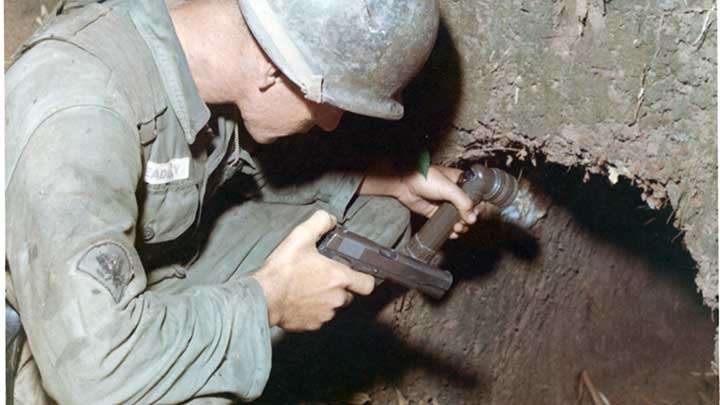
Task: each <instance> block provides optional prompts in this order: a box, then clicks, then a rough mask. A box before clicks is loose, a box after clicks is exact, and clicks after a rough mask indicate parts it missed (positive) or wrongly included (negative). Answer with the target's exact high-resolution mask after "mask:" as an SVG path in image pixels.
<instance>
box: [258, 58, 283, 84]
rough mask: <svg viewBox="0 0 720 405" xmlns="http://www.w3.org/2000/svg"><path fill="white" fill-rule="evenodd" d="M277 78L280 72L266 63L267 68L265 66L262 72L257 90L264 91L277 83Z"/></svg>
mask: <svg viewBox="0 0 720 405" xmlns="http://www.w3.org/2000/svg"><path fill="white" fill-rule="evenodd" d="M279 77H280V72H279V71H278V69H277V68H276V67H275V66H274V65H273V64H272V63H268V64H267V66H265V68H264V69H263V70H262V73H261V76H260V83H259V84H258V89H260V91H266V90H267V89H269V88H270V87H272V86H273V85H274V84H275V83H277V81H278V79H279Z"/></svg>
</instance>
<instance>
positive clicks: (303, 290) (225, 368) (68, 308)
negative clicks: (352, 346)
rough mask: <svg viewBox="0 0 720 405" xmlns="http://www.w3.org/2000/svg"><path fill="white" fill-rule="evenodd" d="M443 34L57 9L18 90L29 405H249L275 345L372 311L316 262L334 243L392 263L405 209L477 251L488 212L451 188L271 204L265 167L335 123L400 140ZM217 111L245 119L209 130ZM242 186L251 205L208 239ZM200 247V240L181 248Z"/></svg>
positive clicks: (327, 12)
mask: <svg viewBox="0 0 720 405" xmlns="http://www.w3.org/2000/svg"><path fill="white" fill-rule="evenodd" d="M438 19H439V17H438V10H437V6H436V4H435V2H434V0H422V1H420V0H419V1H390V0H388V1H368V2H340V1H331V0H328V1H311V2H309V1H300V0H277V1H266V0H239V1H236V0H204V1H200V0H194V1H190V2H186V3H184V4H182V5H180V6H178V7H176V8H174V9H172V10H168V8H167V7H166V5H165V3H164V2H163V1H162V0H136V1H132V0H108V1H105V2H93V1H87V0H80V1H67V2H65V4H64V6H63V7H61V8H60V9H59V11H58V13H57V15H56V16H54V17H53V19H52V20H51V21H50V22H49V23H48V24H47V25H46V26H45V27H43V28H42V29H41V30H40V31H39V32H37V33H36V34H34V35H33V36H32V37H31V38H30V39H29V40H28V41H27V42H26V43H25V44H24V45H23V46H22V48H21V50H20V52H19V53H18V56H17V59H16V61H15V62H14V64H13V65H12V66H11V68H10V69H9V71H8V73H7V78H6V102H7V105H6V117H7V120H6V135H7V136H6V166H5V167H6V196H7V210H8V211H7V212H8V215H7V260H8V270H9V271H8V272H6V279H7V299H8V301H9V302H10V303H11V305H12V306H13V307H14V308H15V309H17V311H18V312H19V313H20V316H21V319H22V322H23V327H24V330H25V333H26V335H27V344H26V345H24V347H23V350H22V355H21V359H20V368H19V370H18V375H17V379H16V386H15V393H14V396H15V400H16V401H17V403H43V402H50V401H53V400H54V401H57V402H60V403H127V402H133V403H154V402H162V403H176V402H185V401H193V400H201V401H204V402H209V401H220V402H222V401H229V400H231V399H238V398H239V399H243V400H251V399H254V398H256V397H258V396H259V395H260V394H261V393H262V391H263V388H264V386H265V383H266V381H267V379H268V375H269V372H270V366H271V339H270V336H271V329H276V328H282V329H285V330H290V331H305V330H315V329H318V328H319V327H320V326H321V325H322V324H323V323H325V322H327V321H329V320H330V319H331V318H332V317H333V316H334V314H335V312H336V311H337V310H338V309H339V308H341V307H343V306H345V305H347V304H348V303H349V302H350V300H351V299H352V296H353V294H369V293H370V292H371V291H372V290H373V287H374V282H373V279H372V277H370V276H368V275H365V274H361V273H357V272H354V271H352V270H351V269H349V268H348V267H345V266H344V265H342V264H340V263H337V262H334V261H332V260H329V259H327V258H325V257H323V256H321V255H320V254H318V252H317V250H316V247H315V246H316V242H317V241H318V239H319V238H320V237H321V236H322V235H323V234H324V233H326V232H327V231H329V230H330V229H332V228H333V227H334V226H335V224H336V223H338V222H341V223H344V225H345V226H347V227H348V228H350V229H351V230H353V231H355V232H357V233H360V234H363V235H365V236H367V237H369V238H371V239H373V240H375V241H377V242H378V243H382V244H385V245H387V246H395V245H397V244H398V243H400V242H401V240H402V238H403V235H406V233H407V232H406V231H407V228H408V215H409V214H408V209H409V210H411V211H414V212H416V213H419V214H422V215H425V216H430V215H432V213H433V212H434V210H435V208H436V207H437V206H438V203H439V202H442V201H451V202H452V203H453V204H455V205H456V206H457V207H458V209H459V210H460V212H461V213H462V217H463V222H461V223H458V224H457V225H456V228H455V231H456V232H457V233H462V232H464V231H466V230H467V226H468V224H471V223H473V222H474V221H475V216H476V214H477V212H476V211H474V210H473V207H472V203H471V202H470V200H469V199H468V198H467V196H466V195H464V194H463V192H462V190H460V189H459V188H458V187H457V186H456V185H455V180H456V179H457V177H458V175H459V173H460V172H459V171H458V170H455V169H450V168H445V167H438V166H433V167H431V169H430V171H429V173H428V177H427V179H425V178H423V177H422V176H421V175H419V174H417V173H415V174H404V175H397V174H394V173H391V172H388V171H375V172H373V174H367V175H363V174H358V173H352V172H341V171H327V172H326V173H324V174H323V175H322V176H320V177H319V178H317V179H315V180H313V181H311V182H305V183H302V184H297V183H292V182H291V183H289V184H284V185H277V184H274V183H273V182H271V181H269V180H268V177H267V176H266V173H264V172H263V170H262V166H261V165H260V164H258V161H257V159H256V158H257V157H258V156H259V155H261V154H262V153H263V150H264V148H263V146H262V144H266V143H271V142H273V141H274V140H276V139H277V138H280V137H285V136H289V135H292V134H302V133H306V132H308V131H309V130H310V129H311V128H313V127H315V126H318V127H320V128H322V129H323V130H326V131H331V130H333V129H334V128H335V127H336V126H337V125H338V122H339V120H340V118H341V116H342V114H343V112H344V111H350V112H354V113H358V114H363V115H368V116H374V117H380V118H385V119H399V118H401V117H402V115H403V107H402V105H401V104H400V102H399V101H398V100H399V96H400V91H401V90H402V88H403V87H404V86H405V85H406V84H407V82H408V81H409V80H410V79H411V78H412V76H414V75H415V74H416V73H417V71H418V70H419V69H420V67H421V65H422V64H423V63H424V62H425V60H426V59H427V56H428V54H429V52H430V50H431V48H432V45H433V43H434V40H435V36H436V31H437V26H438ZM220 104H234V105H235V106H237V109H238V110H239V112H240V116H239V117H238V116H234V115H233V114H229V115H228V114H218V115H217V116H216V118H215V119H213V120H212V122H209V121H210V110H209V108H208V105H210V106H214V105H220ZM240 117H241V118H240ZM321 163H322V162H318V164H321ZM292 175H293V173H286V176H288V177H292ZM238 176H242V177H243V178H246V179H247V180H248V181H247V182H248V183H250V184H253V185H254V187H255V188H256V193H255V195H254V196H253V198H252V199H249V200H247V201H244V202H242V203H239V204H236V205H233V206H231V207H227V209H226V210H225V211H223V213H222V214H221V215H220V216H219V217H218V218H216V219H215V220H214V221H213V222H212V224H208V223H207V220H206V219H205V217H203V215H202V213H203V209H204V208H206V205H207V202H208V200H209V198H210V197H211V196H212V195H213V194H214V193H215V192H216V191H217V190H218V188H219V187H220V186H221V185H222V184H223V183H225V182H226V181H227V180H228V179H230V178H237V177H238ZM198 227H206V228H207V229H209V236H208V237H207V240H205V241H203V243H201V244H194V243H191V242H189V241H194V240H196V239H198V238H197V229H198ZM455 237H457V234H456V235H455ZM189 246H190V247H193V246H194V247H196V248H193V249H191V248H189Z"/></svg>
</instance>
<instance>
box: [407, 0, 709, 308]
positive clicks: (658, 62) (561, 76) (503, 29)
mask: <svg viewBox="0 0 720 405" xmlns="http://www.w3.org/2000/svg"><path fill="white" fill-rule="evenodd" d="M440 4H441V9H442V16H443V21H444V28H443V31H442V32H441V37H440V39H441V45H440V46H441V47H445V48H447V49H445V50H444V51H441V52H437V53H436V55H435V56H437V57H436V58H434V59H433V60H432V61H431V63H432V64H433V65H434V68H433V69H431V70H430V72H434V73H428V74H431V75H432V74H437V73H438V72H440V73H443V72H444V73H446V74H447V76H446V77H443V78H441V79H440V80H441V81H443V82H442V83H438V84H436V85H435V87H434V88H432V89H425V90H421V91H420V93H421V94H426V95H431V94H433V93H435V92H438V93H439V92H442V91H452V92H453V93H454V94H453V95H452V96H451V97H449V96H442V95H440V94H435V96H438V97H439V99H440V100H442V101H445V102H447V103H449V106H442V107H438V108H437V109H436V113H437V115H436V117H437V118H439V119H440V120H442V121H443V122H445V123H446V124H447V125H446V126H444V127H443V125H441V124H436V125H437V127H439V128H440V131H439V132H441V133H442V135H440V136H438V137H437V138H438V139H439V141H438V142H437V143H436V144H435V148H434V151H435V158H436V160H438V161H443V162H455V161H457V160H458V159H477V158H483V157H487V156H493V155H497V154H498V152H500V153H503V152H507V151H508V149H505V148H510V149H509V150H510V151H512V150H513V149H517V151H516V153H515V156H514V158H515V159H526V160H532V159H533V158H535V159H544V160H546V161H548V162H554V163H559V164H562V165H565V166H568V167H581V168H583V169H584V170H586V171H587V172H588V173H597V174H602V175H604V176H606V177H607V178H608V185H609V187H611V186H612V184H614V183H616V182H617V180H618V179H619V178H627V179H629V180H630V181H632V183H633V184H634V185H636V186H637V187H639V188H640V189H642V190H643V194H642V195H643V200H644V201H645V202H646V203H647V205H648V206H649V207H651V208H654V209H657V208H660V207H664V206H670V207H672V210H673V212H674V214H673V218H672V223H673V224H674V225H675V227H676V228H677V229H678V231H679V232H682V235H681V238H682V240H683V242H684V243H685V245H686V246H687V249H688V250H689V251H690V253H691V254H692V257H693V259H694V260H695V261H696V262H697V268H698V274H697V284H698V287H699V289H700V290H701V292H702V294H703V296H704V298H705V303H706V304H707V305H709V306H710V307H712V308H717V302H718V298H717V297H718V293H717V270H718V263H717V164H716V162H717V153H716V151H717V149H716V129H717V115H716V108H717V83H716V72H717V59H716V52H717V38H716V27H715V21H716V10H715V6H714V4H715V2H714V1H710V0H702V1H701V0H687V1H685V0H663V1H654V0H652V1H651V0H647V1H621V0H612V1H609V0H556V1H552V2H550V1H545V2H541V1H525V0H512V1H503V2H496V1H482V0H480V1H447V0H446V1H441V2H440ZM448 49H449V50H448ZM451 64H452V65H451Z"/></svg>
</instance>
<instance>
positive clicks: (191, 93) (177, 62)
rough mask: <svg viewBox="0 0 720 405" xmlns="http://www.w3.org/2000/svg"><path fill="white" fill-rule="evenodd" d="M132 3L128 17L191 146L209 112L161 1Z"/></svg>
mask: <svg viewBox="0 0 720 405" xmlns="http://www.w3.org/2000/svg"><path fill="white" fill-rule="evenodd" d="M131 4H132V5H131V6H130V8H129V14H130V18H132V20H133V22H134V23H135V26H136V27H137V29H138V31H139V32H140V35H142V37H143V39H144V40H145V42H146V43H147V45H148V47H149V48H150V51H151V52H152V55H153V59H155V64H156V65H157V67H158V70H159V71H160V77H161V79H162V82H163V86H164V87H165V92H166V93H167V95H168V99H169V101H170V104H171V105H172V107H173V109H174V110H175V114H176V115H177V117H178V120H179V121H180V126H181V127H182V129H183V132H184V133H185V139H186V140H187V142H188V143H189V144H192V143H194V142H195V137H196V135H197V133H198V132H199V131H200V130H201V129H202V128H203V127H204V126H205V124H207V122H208V120H209V119H210V110H209V109H208V107H207V105H205V102H204V101H203V100H202V98H200V93H199V91H198V89H197V86H196V85H195V81H194V80H193V78H192V75H191V73H190V67H189V65H188V62H187V59H186V58H185V52H184V51H183V49H182V46H181V45H180V40H179V39H178V37H177V34H176V33H175V27H174V26H173V23H172V20H171V18H170V12H169V11H168V8H167V6H166V5H165V2H164V1H163V0H134V1H132V2H131Z"/></svg>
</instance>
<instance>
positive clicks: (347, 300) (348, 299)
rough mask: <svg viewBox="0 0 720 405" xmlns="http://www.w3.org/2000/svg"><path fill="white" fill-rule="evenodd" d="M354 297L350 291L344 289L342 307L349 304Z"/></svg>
mask: <svg viewBox="0 0 720 405" xmlns="http://www.w3.org/2000/svg"><path fill="white" fill-rule="evenodd" d="M354 297H355V296H354V295H353V294H352V293H351V292H349V291H345V303H344V304H343V307H347V306H349V305H350V303H351V302H352V300H353V298H354Z"/></svg>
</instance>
